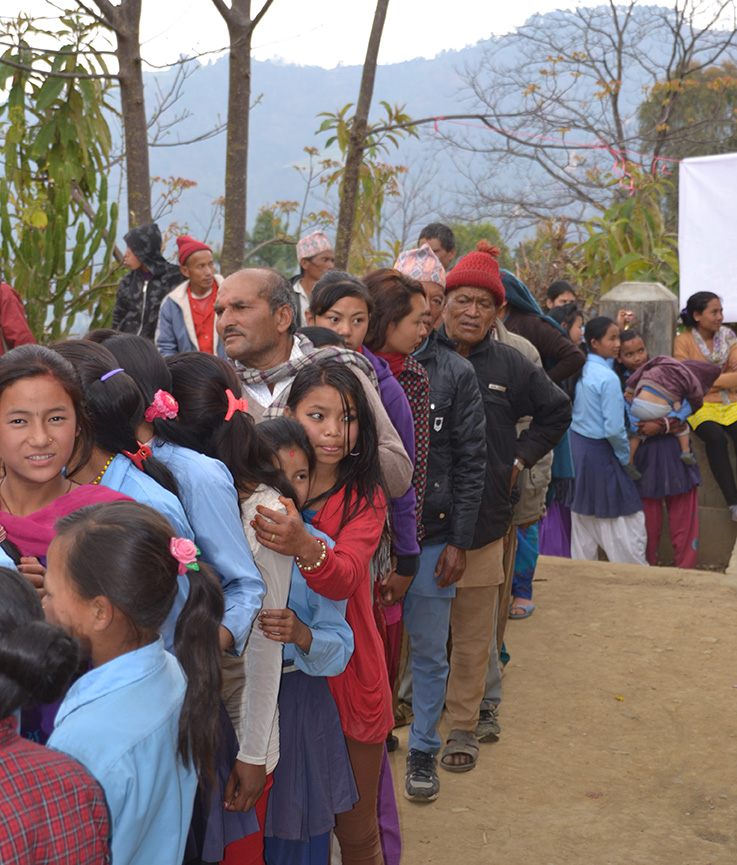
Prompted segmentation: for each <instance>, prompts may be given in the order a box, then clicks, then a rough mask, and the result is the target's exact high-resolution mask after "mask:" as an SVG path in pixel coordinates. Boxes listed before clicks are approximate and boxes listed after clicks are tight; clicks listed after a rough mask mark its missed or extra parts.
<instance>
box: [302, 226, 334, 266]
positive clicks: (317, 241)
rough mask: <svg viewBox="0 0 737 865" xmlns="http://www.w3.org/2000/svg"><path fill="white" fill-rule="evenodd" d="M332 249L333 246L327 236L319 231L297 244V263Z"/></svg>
mask: <svg viewBox="0 0 737 865" xmlns="http://www.w3.org/2000/svg"><path fill="white" fill-rule="evenodd" d="M332 248H333V245H332V244H331V243H330V241H329V240H328V236H327V234H325V232H324V231H322V230H321V229H318V230H317V231H313V232H312V234H308V235H307V236H306V237H303V238H302V240H300V241H299V243H298V244H297V261H302V259H303V258H313V257H314V256H315V255H319V254H320V253H321V252H327V251H328V250H331V249H332Z"/></svg>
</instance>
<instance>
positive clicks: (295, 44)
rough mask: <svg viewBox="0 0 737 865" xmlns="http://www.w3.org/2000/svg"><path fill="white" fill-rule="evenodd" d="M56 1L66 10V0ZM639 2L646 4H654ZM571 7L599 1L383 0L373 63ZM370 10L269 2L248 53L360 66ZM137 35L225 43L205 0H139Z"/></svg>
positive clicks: (360, 4)
mask: <svg viewBox="0 0 737 865" xmlns="http://www.w3.org/2000/svg"><path fill="white" fill-rule="evenodd" d="M57 2H58V4H59V5H62V6H63V5H69V6H71V5H72V3H73V0H67V2H66V3H64V2H62V0H57ZM226 2H227V3H229V2H230V0H226ZM640 2H641V3H643V4H644V3H646V2H647V3H648V4H650V3H651V2H656V0H640ZM706 2H709V0H706ZM661 4H662V5H669V3H668V2H667V0H661ZM89 5H92V4H91V3H90V4H89ZM261 5H262V0H253V3H252V9H253V10H257V9H260V8H261ZM576 5H584V6H590V5H598V3H594V2H583V3H581V2H580V0H579V2H576V0H572V2H565V0H514V2H511V3H502V2H498V0H497V2H495V0H452V2H451V0H434V2H433V0H429V2H424V3H423V2H420V0H390V3H389V11H388V14H387V19H386V23H385V26H384V33H383V36H382V42H381V51H380V54H379V62H380V63H400V62H402V61H404V60H412V59H414V58H415V57H434V56H435V55H437V54H439V53H440V52H442V51H446V50H460V49H462V48H464V47H466V46H467V45H473V44H475V43H476V42H478V41H479V40H480V39H488V38H489V37H490V36H492V35H494V36H501V35H503V34H505V33H509V32H510V31H512V30H513V29H514V28H515V27H518V26H520V25H521V24H523V23H524V22H525V21H526V20H527V18H529V17H530V16H531V15H534V14H535V13H538V12H539V13H545V12H550V11H553V10H554V9H561V8H564V9H570V8H574V7H575V6H576ZM374 8H375V2H374V0H311V2H309V0H274V3H273V5H272V6H271V8H270V9H269V11H268V12H267V13H266V15H265V16H264V18H263V20H262V21H261V22H260V24H259V25H258V27H257V28H256V30H255V32H254V39H253V56H254V57H255V58H256V59H257V60H269V59H274V58H280V59H282V60H284V61H285V62H287V63H296V64H299V65H315V66H323V67H325V68H328V69H331V68H333V67H335V66H337V65H339V64H343V65H346V66H352V65H360V64H362V63H363V59H364V56H365V52H366V44H367V41H368V36H369V32H370V30H371V23H372V21H373V14H374ZM21 11H25V12H27V13H30V14H33V15H39V16H41V15H46V14H56V13H54V11H53V8H52V7H51V6H50V4H49V3H48V2H47V0H2V4H1V5H0V13H1V14H2V16H3V17H6V16H13V15H16V14H18V13H20V12H21ZM253 14H255V12H254V13H253ZM141 35H142V42H143V56H144V59H146V60H148V61H149V62H151V63H153V64H156V65H165V64H167V63H171V62H172V61H174V60H176V59H177V58H178V57H179V56H180V55H181V54H185V55H187V56H190V55H192V54H195V53H202V52H214V53H213V54H211V55H209V56H210V57H211V58H212V59H216V58H217V57H218V56H220V51H219V49H223V48H224V47H225V46H227V44H228V33H227V29H226V27H225V22H224V21H223V19H222V18H221V17H220V15H219V13H218V12H217V10H216V9H215V6H214V5H213V4H212V2H211V0H143V14H142V18H141ZM203 62H204V59H203Z"/></svg>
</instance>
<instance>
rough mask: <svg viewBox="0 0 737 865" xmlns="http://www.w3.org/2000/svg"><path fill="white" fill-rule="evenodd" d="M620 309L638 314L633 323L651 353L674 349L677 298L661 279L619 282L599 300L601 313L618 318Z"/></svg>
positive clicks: (651, 354)
mask: <svg viewBox="0 0 737 865" xmlns="http://www.w3.org/2000/svg"><path fill="white" fill-rule="evenodd" d="M620 309H629V310H632V312H633V313H634V314H635V324H634V326H635V327H636V328H637V329H638V330H639V331H640V333H642V337H643V339H644V340H645V345H646V346H647V350H648V354H649V355H650V357H656V356H657V355H659V354H672V353H673V340H674V339H675V336H676V318H677V317H678V298H677V297H676V296H675V294H673V292H672V291H669V290H668V289H667V288H666V287H665V286H664V285H661V283H659V282H620V283H619V285H617V286H616V287H615V288H613V289H612V290H611V291H608V292H607V293H606V294H604V295H602V297H601V300H600V301H599V315H606V316H608V317H609V318H613V319H616V318H617V313H618V312H619V310H620Z"/></svg>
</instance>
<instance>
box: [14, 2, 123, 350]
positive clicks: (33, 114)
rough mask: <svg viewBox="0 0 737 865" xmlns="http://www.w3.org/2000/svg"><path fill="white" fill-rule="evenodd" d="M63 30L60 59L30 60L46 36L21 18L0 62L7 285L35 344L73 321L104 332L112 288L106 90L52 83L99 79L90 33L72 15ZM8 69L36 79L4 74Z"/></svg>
mask: <svg viewBox="0 0 737 865" xmlns="http://www.w3.org/2000/svg"><path fill="white" fill-rule="evenodd" d="M60 21H61V24H60V27H61V30H60V31H57V32H56V33H55V34H54V36H55V39H57V40H58V44H59V45H60V49H59V50H58V51H57V52H48V53H43V52H37V51H33V50H32V49H31V48H30V45H31V44H37V43H39V42H40V41H42V40H40V39H39V38H38V37H39V36H40V35H42V34H43V31H41V30H39V28H38V27H37V26H36V25H35V24H34V22H33V21H32V20H31V19H30V18H28V17H27V16H20V17H19V18H18V20H17V21H16V22H15V25H14V33H13V34H12V37H11V38H12V39H13V41H14V43H15V46H14V47H13V48H8V49H7V50H6V51H5V53H4V54H3V55H2V57H0V81H4V82H5V85H6V86H7V87H9V93H8V100H7V103H6V109H7V110H5V111H4V112H2V113H1V114H0V154H1V155H2V161H3V162H4V170H3V173H2V174H1V175H0V228H1V229H2V241H1V245H0V255H1V256H2V267H3V278H4V279H5V280H6V281H7V282H10V283H11V284H13V286H14V287H15V288H16V289H17V290H18V291H19V292H20V295H21V297H22V298H23V300H24V301H25V305H26V313H27V316H28V321H29V324H30V326H31V330H32V331H33V333H34V335H35V336H36V338H37V339H38V340H39V341H48V340H53V339H58V338H60V337H62V336H64V335H66V334H67V333H69V332H70V330H71V329H72V327H73V325H74V320H75V318H76V316H77V315H78V314H82V315H86V316H89V317H90V318H91V322H92V324H93V325H100V324H103V323H105V321H106V319H107V316H108V313H109V311H110V309H111V308H112V304H113V300H114V294H115V292H114V287H115V285H116V283H117V279H116V273H115V271H116V269H117V265H116V264H115V263H114V261H113V260H112V249H113V243H114V237H115V226H116V222H117V205H116V204H115V203H114V202H113V203H111V204H108V198H107V196H108V189H107V179H106V177H105V170H106V167H107V164H108V156H109V152H110V145H111V135H110V129H109V126H108V121H107V114H106V112H107V106H106V102H105V98H106V93H107V89H108V86H109V85H108V82H107V80H106V79H102V78H101V79H79V78H58V77H50V75H49V73H52V72H64V73H67V74H71V75H75V74H78V75H85V74H99V73H100V72H104V71H105V69H104V65H103V64H101V63H100V62H99V61H97V60H93V61H90V60H88V55H85V54H84V53H82V51H83V49H84V48H85V47H88V46H89V43H90V40H91V38H92V36H93V32H94V26H93V25H90V24H89V23H84V22H83V20H82V19H81V18H80V17H79V16H77V15H74V14H71V13H70V14H68V15H65V16H64V17H62V18H61V19H60ZM46 35H47V34H46ZM89 56H93V55H89ZM6 59H7V60H11V61H15V62H18V63H23V64H24V65H25V66H29V67H31V68H32V69H33V71H23V70H19V69H16V68H13V67H10V66H8V65H7V64H5V63H3V60H6ZM85 211H86V212H85Z"/></svg>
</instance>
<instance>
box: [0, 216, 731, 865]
mask: <svg viewBox="0 0 737 865" xmlns="http://www.w3.org/2000/svg"><path fill="white" fill-rule="evenodd" d="M126 241H127V243H128V250H127V252H126V257H127V261H128V263H129V265H130V267H131V273H130V274H129V275H128V276H127V277H125V278H124V281H123V283H121V286H120V289H119V293H118V303H117V305H116V309H115V311H114V315H113V324H114V328H113V329H109V330H98V331H92V332H90V333H89V334H88V335H87V336H86V337H85V338H84V339H81V340H66V341H63V342H60V343H57V344H55V345H52V346H50V347H45V346H37V345H25V346H22V347H17V348H13V349H12V350H10V351H8V352H7V353H6V354H5V355H3V356H2V357H0V418H3V419H4V421H3V423H2V424H0V460H1V461H2V464H3V466H4V474H3V477H2V479H1V480H0V548H1V551H0V565H2V571H1V573H0V577H1V578H0V753H1V754H2V755H3V760H2V761H1V762H0V789H2V792H3V802H2V804H0V860H2V862H4V863H5V862H7V863H16V862H17V863H21V862H23V863H25V862H31V861H55V862H58V863H72V862H74V863H77V862H86V863H97V862H100V863H103V862H108V861H110V857H112V861H113V863H114V865H125V863H141V862H153V861H157V862H161V863H170V865H182V863H213V862H221V863H226V865H236V863H266V865H287V863H289V865H295V863H296V865H323V863H325V865H326V863H327V862H328V861H329V860H330V857H331V836H334V837H335V839H337V843H338V845H339V849H340V857H341V859H342V861H343V862H344V863H346V865H357V863H373V865H398V863H399V860H400V856H401V843H402V839H401V834H400V832H399V824H398V818H397V808H396V802H395V800H394V788H393V784H392V779H391V767H390V764H389V761H388V759H387V751H388V750H392V749H394V748H396V747H397V740H396V737H394V736H393V735H392V731H393V729H394V728H395V726H396V725H399V724H402V723H407V722H410V729H409V743H408V751H407V754H406V775H405V795H406V797H407V799H409V800H410V801H413V802H420V803H427V802H432V801H434V800H436V799H437V797H438V796H439V795H440V786H441V785H440V777H439V773H438V769H439V768H441V769H443V770H446V771H449V772H456V773H457V772H468V771H469V770H472V769H473V768H474V767H475V766H476V765H477V763H478V760H479V758H480V750H481V749H480V744H482V743H485V742H493V741H496V740H497V739H498V738H499V735H500V721H499V713H500V704H501V701H502V670H503V665H504V658H505V657H506V653H505V645H504V637H505V629H506V625H507V621H508V618H526V617H528V616H529V615H530V614H531V613H532V611H533V610H534V609H535V605H534V602H533V601H532V578H533V576H534V570H535V563H536V561H537V556H538V553H539V552H540V551H546V550H547V549H548V547H547V546H546V545H549V544H551V543H552V544H557V545H558V548H559V549H558V553H559V554H563V555H566V554H567V555H572V556H574V557H579V558H591V559H593V558H596V557H597V555H598V549H599V548H602V549H603V550H604V551H605V552H606V554H607V556H608V557H609V559H610V560H611V561H633V562H639V563H641V564H646V563H648V562H649V563H650V564H655V562H656V560H657V538H659V534H660V528H661V524H662V502H663V500H665V502H666V504H667V507H668V512H669V518H670V520H671V536H672V539H673V542H674V548H675V550H676V561H677V564H679V565H680V566H683V567H693V566H694V565H695V555H696V553H695V549H696V543H697V538H698V509H697V508H696V507H695V488H696V486H697V485H698V483H699V475H698V466H697V465H696V460H695V458H694V457H693V453H692V450H691V447H690V440H689V438H688V435H685V436H684V435H683V433H684V432H686V425H685V418H686V417H688V419H689V420H688V423H689V424H690V425H691V428H693V429H694V430H695V432H696V434H697V435H698V436H699V437H700V438H703V440H704V441H705V443H706V444H707V453H708V455H709V461H710V465H712V469H713V470H715V472H716V471H717V470H719V471H721V472H722V474H724V465H725V458H726V459H727V461H728V457H725V454H726V442H727V440H728V438H733V440H737V434H733V431H732V428H733V427H734V429H735V430H737V416H733V414H732V413H731V408H730V406H733V405H735V404H737V396H735V399H734V401H731V396H730V395H731V394H732V392H733V391H734V394H737V360H735V359H734V356H733V351H732V350H733V348H734V347H735V346H737V337H735V335H734V334H733V333H732V332H731V331H728V330H726V329H725V328H723V327H722V323H721V314H720V310H721V306H720V304H719V299H718V298H717V297H716V296H715V295H712V296H711V297H710V299H705V298H704V297H701V296H700V295H699V296H694V298H691V300H690V301H689V308H688V310H687V311H686V313H685V316H686V322H687V324H689V326H690V328H691V330H690V331H688V332H687V333H686V334H684V335H683V338H681V337H679V340H680V342H678V341H677V346H676V352H675V354H676V357H677V358H679V360H680V359H681V358H682V359H683V360H684V361H685V362H684V363H679V362H677V361H674V360H672V359H667V362H666V361H665V360H664V359H661V358H654V359H652V360H650V361H648V358H647V352H646V348H645V347H644V344H643V345H640V344H641V343H642V339H641V337H640V336H639V335H637V334H636V332H635V331H632V330H625V331H623V332H622V333H621V334H620V327H619V325H618V324H617V323H615V322H613V321H611V320H610V319H606V318H601V317H598V318H594V319H592V320H590V321H587V322H586V323H585V345H586V351H584V350H583V349H582V347H581V345H580V343H581V339H582V333H583V329H584V313H583V312H582V311H581V310H580V309H579V308H578V307H577V306H576V297H575V291H574V289H573V287H572V286H571V285H569V284H568V283H554V284H553V285H551V286H550V289H549V291H548V298H547V311H546V312H543V311H542V310H541V309H540V307H539V306H538V304H537V302H536V301H535V299H534V298H533V297H532V295H531V294H530V292H529V291H528V289H527V288H526V286H524V284H523V283H521V282H520V281H519V279H517V278H516V277H515V276H514V275H513V274H511V273H509V272H506V271H504V270H501V269H500V267H499V263H498V254H499V251H498V249H496V248H495V247H493V246H491V245H490V244H488V243H486V242H485V241H482V242H480V243H479V244H478V246H477V249H476V250H475V251H473V252H471V253H469V254H467V255H465V256H464V257H462V258H461V259H460V260H459V261H457V262H456V263H455V265H454V266H452V267H451V265H452V264H453V260H454V257H455V239H454V238H453V235H452V232H451V231H450V229H449V228H448V227H447V226H444V225H442V224H440V223H433V224H431V225H428V226H427V227H426V228H425V229H424V230H423V232H422V233H421V236H420V238H419V242H418V246H417V247H416V248H415V249H412V250H408V251H406V252H403V253H402V254H401V255H400V256H399V258H398V260H397V262H396V263H395V266H394V267H393V268H383V269H380V270H377V271H374V272H372V273H369V274H366V275H364V276H363V278H358V277H357V276H355V275H352V274H348V273H344V272H341V271H337V270H335V269H334V267H333V255H332V248H331V247H330V244H329V241H328V239H327V237H326V236H325V234H324V233H323V232H314V233H313V234H311V235H308V236H307V237H306V238H303V239H302V240H301V241H300V245H299V246H298V260H299V265H300V275H299V277H298V278H295V280H294V281H293V283H292V284H290V282H289V280H287V279H286V278H285V277H284V276H282V275H281V274H280V273H278V272H276V271H273V270H270V269H268V268H250V269H246V270H241V271H238V272H237V273H234V274H231V275H229V276H227V277H226V278H225V279H223V278H222V277H220V276H219V275H218V274H216V273H215V268H214V262H213V256H212V250H210V248H209V247H208V246H207V245H206V244H204V243H201V242H199V241H196V240H194V239H193V238H191V237H188V236H187V237H182V238H179V240H178V248H179V268H178V269H176V273H175V272H174V268H173V267H172V266H170V265H168V264H167V263H166V262H165V260H164V259H163V257H162V255H161V237H160V234H159V233H158V229H157V228H156V226H155V225H153V224H152V225H149V226H142V227H141V228H140V229H133V230H132V231H131V232H129V234H128V235H126ZM162 262H163V264H162ZM164 265H166V267H164ZM182 277H184V281H183V282H182V279H181V278H182ZM700 294H706V293H700ZM692 301H693V302H692ZM717 307H718V308H717ZM638 340H639V342H638ZM730 376H731V377H730ZM733 379H734V380H733ZM725 395H726V396H725ZM727 464H728V463H727ZM720 483H722V489H723V491H724V494H725V497H726V498H727V500H728V504H729V505H730V506H732V512H733V514H734V515H735V518H737V491H735V490H736V489H737V488H736V487H735V482H734V478H733V477H732V474H731V470H730V471H729V473H728V477H727V478H723V479H722V481H721V482H720ZM730 483H731V486H730ZM733 493H734V495H733ZM546 503H547V512H546ZM694 512H695V516H694ZM544 514H545V516H544V518H543V519H542V523H540V520H541V517H543V515H544ZM538 528H539V529H540V531H539V533H538ZM403 632H405V633H406V634H407V636H408V651H407V656H406V663H404V664H403V662H404V661H405V658H404V653H403V652H402V649H401V647H402V642H403V641H402V633H403ZM449 646H450V648H449ZM403 666H404V669H403ZM393 691H394V692H397V691H398V701H397V699H396V698H394V699H393ZM444 708H445V710H446V712H447V718H448V721H449V728H450V733H449V735H448V736H447V737H446V739H445V741H443V739H442V738H441V736H440V733H439V725H440V720H441V715H442V713H443V710H444ZM39 791H43V795H41V793H40V792H39ZM59 826H62V827H64V828H63V831H59ZM332 855H333V857H335V856H336V854H335V853H333V854H332ZM333 861H334V860H333Z"/></svg>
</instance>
